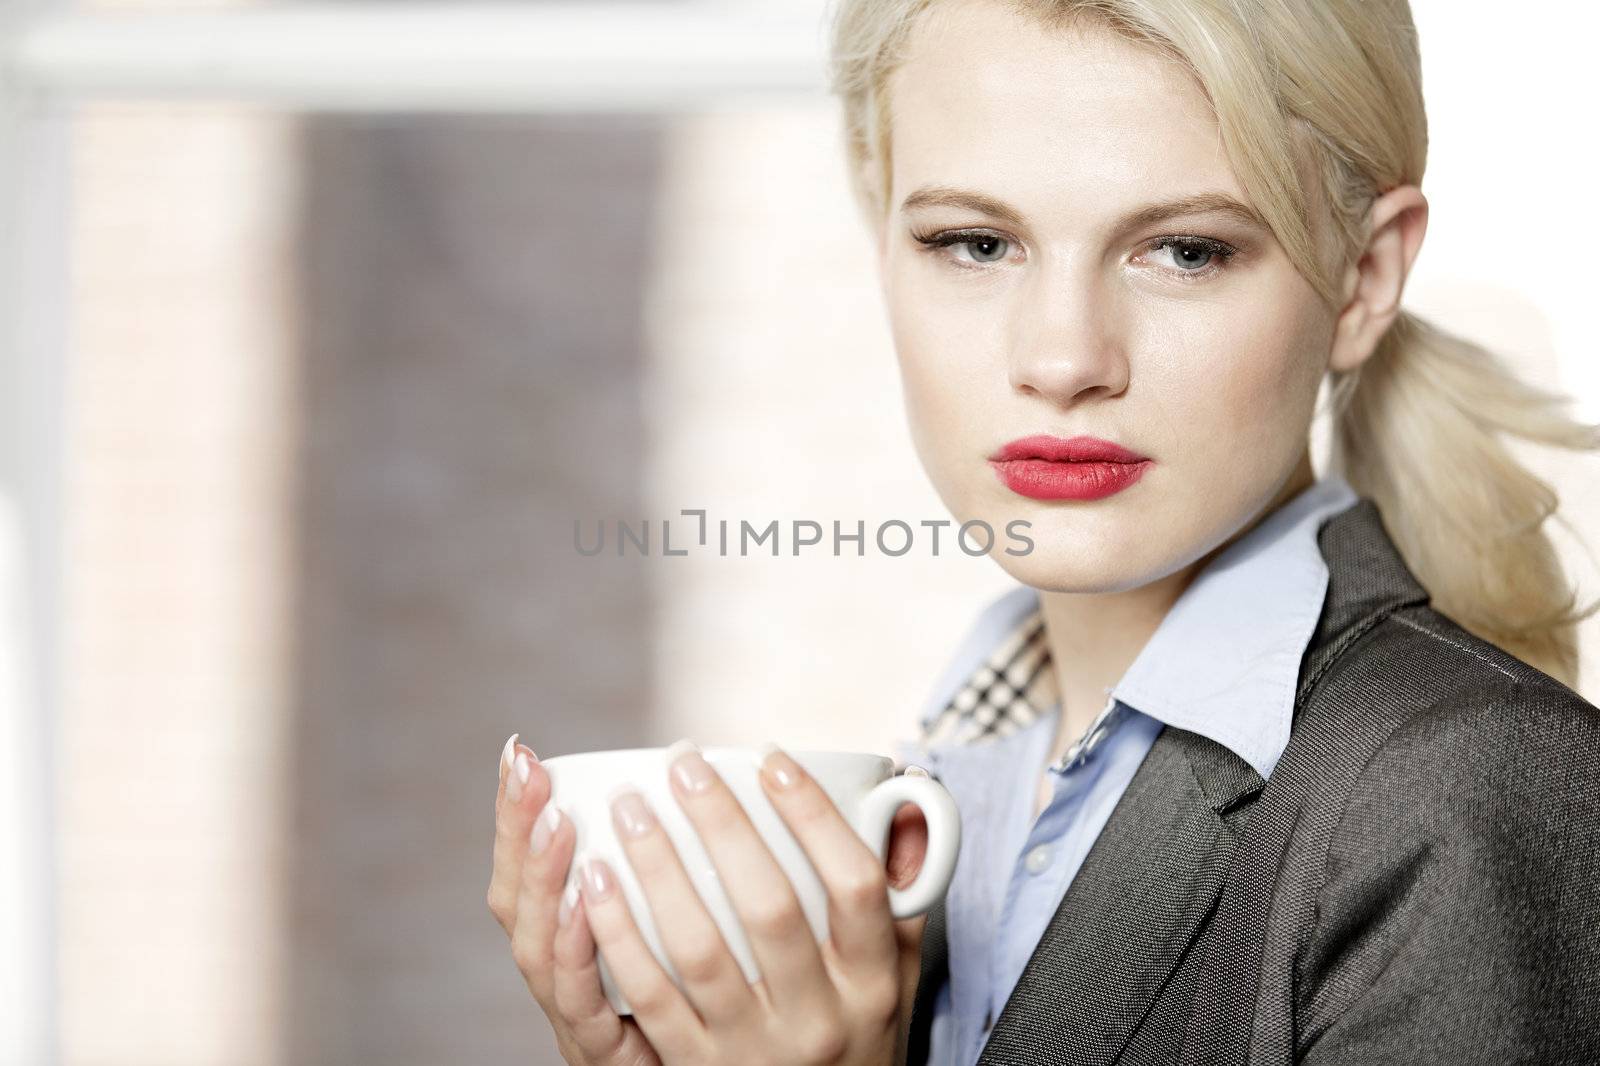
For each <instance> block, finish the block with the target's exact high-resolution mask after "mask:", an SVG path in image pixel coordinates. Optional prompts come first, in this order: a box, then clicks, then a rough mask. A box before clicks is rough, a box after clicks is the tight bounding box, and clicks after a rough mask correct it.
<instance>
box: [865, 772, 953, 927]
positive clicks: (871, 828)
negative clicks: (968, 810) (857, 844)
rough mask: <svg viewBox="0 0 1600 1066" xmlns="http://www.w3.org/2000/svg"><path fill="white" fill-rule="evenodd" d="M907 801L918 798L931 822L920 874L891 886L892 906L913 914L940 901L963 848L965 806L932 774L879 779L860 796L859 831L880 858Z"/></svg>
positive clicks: (897, 912)
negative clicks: (901, 885)
mask: <svg viewBox="0 0 1600 1066" xmlns="http://www.w3.org/2000/svg"><path fill="white" fill-rule="evenodd" d="M903 803H913V804H916V806H917V807H918V809H920V810H921V811H922V817H923V818H924V819H925V820H926V821H927V823H928V853H927V855H926V856H925V857H924V858H923V860H922V869H921V870H919V871H918V872H917V876H916V880H914V881H912V882H911V883H910V884H909V885H907V886H906V887H905V888H896V887H894V886H893V885H890V886H889V911H890V913H891V914H893V915H894V917H895V919H896V920H899V919H901V918H911V917H914V916H915V915H918V914H921V913H922V912H923V911H926V910H929V909H930V908H932V907H933V905H934V904H935V903H938V902H939V900H940V898H941V897H942V896H943V895H944V893H945V889H947V888H949V887H950V876H951V875H952V874H953V873H955V868H956V854H957V853H958V852H959V851H960V849H961V812H960V811H958V810H957V809H956V801H955V798H954V797H952V796H951V795H950V793H949V792H948V791H947V790H946V789H945V787H944V786H943V785H941V784H940V783H939V782H937V781H935V780H934V779H933V778H931V777H921V776H908V775H905V774H900V775H897V776H895V777H890V778H888V779H886V780H884V781H880V782H879V783H878V784H877V785H876V786H875V787H874V788H873V789H872V791H871V792H868V793H867V794H866V796H865V797H864V798H863V799H862V801H861V807H860V819H861V823H860V824H861V836H862V838H863V839H864V840H866V842H867V844H868V846H870V847H871V848H872V851H873V854H875V855H877V856H878V859H879V861H884V860H886V859H887V858H888V852H889V828H890V826H891V825H893V823H894V815H895V812H896V811H898V810H899V809H900V805H901V804H903Z"/></svg>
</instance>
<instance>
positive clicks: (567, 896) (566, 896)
mask: <svg viewBox="0 0 1600 1066" xmlns="http://www.w3.org/2000/svg"><path fill="white" fill-rule="evenodd" d="M577 905H578V882H576V881H574V882H572V884H570V885H568V886H567V890H566V891H565V892H563V893H561V906H559V907H557V908H556V924H557V925H566V924H567V920H568V919H569V918H571V917H572V911H573V909H574V908H575V907H577Z"/></svg>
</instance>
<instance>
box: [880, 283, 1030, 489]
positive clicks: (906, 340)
mask: <svg viewBox="0 0 1600 1066" xmlns="http://www.w3.org/2000/svg"><path fill="white" fill-rule="evenodd" d="M894 295H895V294H894V293H893V290H891V303H890V306H889V325H890V332H891V334H892V337H893V341H894V352H895V358H896V360H897V362H898V364H899V368H900V382H901V390H902V393H903V396H904V400H905V407H906V417H907V421H908V423H909V424H910V426H911V431H912V434H913V436H914V438H915V443H916V445H917V450H918V453H919V454H920V455H921V456H922V458H923V462H924V463H925V464H927V465H928V466H929V473H930V474H934V475H935V476H937V471H936V470H935V469H933V466H934V464H935V463H937V462H938V460H939V459H940V458H941V456H942V455H943V454H944V453H948V452H950V451H952V450H954V449H956V448H958V447H959V446H960V443H961V438H960V430H961V429H962V428H963V427H964V426H971V425H973V424H974V422H975V421H976V420H978V419H980V418H981V417H983V415H982V410H983V403H984V400H983V398H984V397H986V396H988V394H989V391H990V390H991V389H992V388H993V375H994V374H995V373H996V364H995V361H994V350H993V349H992V348H990V347H986V345H993V343H994V339H993V336H992V333H991V332H990V331H992V329H993V324H992V323H988V322H987V320H986V318H985V317H984V316H977V320H976V321H974V316H971V315H961V314H956V313H952V312H951V311H950V309H948V308H940V307H937V306H933V305H930V304H928V303H926V302H919V301H915V300H907V299H894V298H893V297H894ZM975 328H977V329H981V330H984V332H983V333H974V329H975ZM999 372H1000V373H1002V374H1003V373H1004V367H1003V366H1001V367H1000V368H999Z"/></svg>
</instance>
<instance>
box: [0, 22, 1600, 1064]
mask: <svg viewBox="0 0 1600 1066" xmlns="http://www.w3.org/2000/svg"><path fill="white" fill-rule="evenodd" d="M1413 7H1414V10H1415V13H1416V17H1417V22H1418V25H1419V28H1420V31H1421V34H1422V42H1423V55H1424V65H1425V75H1426V77H1425V82H1426V85H1427V92H1428V101H1429V113H1430V119H1431V125H1432V148H1431V153H1430V164H1429V171H1428V177H1427V180H1426V181H1425V183H1424V188H1425V190H1426V191H1427V192H1428V194H1429V198H1430V201H1431V203H1432V208H1433V211H1432V217H1431V220H1430V225H1429V234H1428V238H1427V242H1426V244H1425V246H1424V250H1423V253H1422V256H1421V258H1420V260H1419V263H1418V265H1417V268H1416V272H1415V275H1414V281H1413V283H1412V284H1411V286H1410V287H1409V288H1408V305H1409V306H1410V307H1412V308H1413V309H1414V310H1417V311H1419V312H1420V313H1423V314H1425V315H1430V316H1432V317H1434V318H1435V319H1436V320H1437V321H1439V322H1440V323H1442V324H1444V325H1446V326H1448V327H1450V328H1452V329H1455V330H1457V331H1459V332H1462V333H1464V334H1466V335H1468V336H1471V337H1473V338H1475V339H1478V340H1480V341H1483V342H1485V343H1488V344H1490V345H1491V346H1493V347H1495V348H1496V349H1497V350H1499V351H1500V352H1502V353H1504V354H1505V355H1506V356H1507V357H1508V358H1510V359H1511V360H1512V361H1513V362H1514V363H1515V364H1516V365H1517V366H1518V367H1519V368H1520V369H1521V370H1522V371H1523V372H1524V373H1525V374H1526V375H1527V376H1528V377H1529V378H1531V379H1533V380H1535V381H1538V382H1540V383H1543V384H1545V385H1547V386H1549V387H1554V388H1560V389H1563V390H1565V391H1568V392H1570V393H1572V394H1573V395H1575V396H1576V397H1577V398H1578V401H1579V402H1578V406H1577V411H1578V413H1580V414H1581V415H1583V416H1584V417H1586V418H1589V419H1591V420H1595V419H1600V363H1597V362H1596V360H1595V346H1594V332H1593V325H1592V303H1593V300H1592V296H1591V295H1590V288H1591V281H1590V278H1591V271H1590V270H1589V269H1588V267H1587V264H1586V263H1585V261H1584V258H1583V257H1584V254H1585V251H1586V249H1585V248H1584V246H1583V243H1582V233H1583V229H1582V224H1583V220H1584V211H1585V209H1586V205H1587V202H1588V194H1590V193H1591V192H1592V186H1593V174H1594V173H1595V166H1594V164H1595V159H1594V150H1593V148H1592V144H1591V140H1590V139H1589V138H1586V137H1582V136H1577V135H1576V133H1577V131H1575V130H1574V129H1572V128H1571V123H1572V121H1573V120H1574V119H1573V117H1574V116H1575V115H1581V114H1584V113H1588V112H1589V111H1590V110H1592V108H1589V107H1574V106H1572V105H1573V103H1574V101H1578V102H1582V103H1588V104H1592V103H1593V90H1592V88H1591V87H1590V84H1589V81H1588V78H1587V69H1588V63H1587V62H1586V58H1587V57H1586V56H1582V55H1580V52H1579V50H1580V49H1583V48H1586V47H1587V46H1588V42H1589V41H1592V40H1593V39H1594V31H1595V30H1596V29H1600V26H1596V25H1595V24H1594V19H1593V17H1592V16H1589V15H1587V14H1585V15H1582V16H1579V15H1578V13H1577V12H1576V11H1575V10H1574V9H1573V8H1571V7H1570V6H1569V5H1560V6H1558V5H1557V4H1555V3H1553V2H1544V0H1541V2H1532V3H1530V4H1527V5H1524V7H1523V9H1522V10H1524V11H1525V12H1526V13H1527V14H1528V15H1529V16H1530V17H1529V18H1528V19H1526V20H1520V19H1508V18H1506V17H1505V14H1504V10H1503V8H1501V7H1499V6H1498V5H1496V6H1494V7H1491V6H1490V5H1488V4H1486V3H1485V4H1463V3H1461V2H1460V0H1417V2H1415V3H1414V4H1413ZM822 13H823V5H822V3H821V0H742V2H739V3H714V2H706V0H682V2H671V0H661V2H658V3H639V2H626V3H624V2H614V0H589V2H586V3H581V4H553V3H552V4H544V3H520V4H506V5H501V6H495V7H484V6H477V5H470V4H434V3H426V2H416V3H406V4H393V3H378V2H374V3H349V4H344V5H338V6H326V7H325V6H321V5H306V4H287V3H285V4H272V3H261V4H249V5H244V4H241V5H219V4H216V3H208V4H204V5H197V4H185V3H176V2H173V3H163V2H159V0H140V2H138V3H133V2H119V3H114V4H113V3H105V4H97V5H83V6H76V7H74V6H69V5H52V4H39V3H18V2H15V0H7V2H6V3H5V4H4V6H3V7H0V64H3V65H4V67H3V70H0V217H3V219H4V230H3V234H4V240H3V241H0V337H3V344H4V347H3V349H0V350H3V353H4V357H3V360H0V788H3V790H4V791H3V792H0V798H3V802H0V946H3V947H0V950H3V953H0V1063H7V1064H11V1063H14V1064H29V1066H31V1064H35V1063H37V1064H46V1063H49V1064H56V1063H60V1064H71V1066H90V1064H94V1066H101V1064H103V1066H191V1064H192V1066H269V1064H270V1066H277V1064H316V1066H321V1064H330V1066H333V1064H340V1066H342V1064H366V1063H383V1064H385V1066H424V1064H426V1066H437V1064H443V1063H452V1064H454V1063H472V1064H477V1063H484V1064H487V1063H497V1062H526V1063H555V1062H558V1061H559V1059H558V1058H557V1056H556V1055H555V1052H554V1049H553V1046H552V1044H551V1042H550V1041H549V1039H548V1037H547V1035H546V1032H547V1031H546V1027H545V1025H544V1022H543V1018H542V1015H541V1014H540V1013H539V1011H538V1008H537V1007H536V1005H535V1004H533V1002H532V1000H531V999H530V997H529V996H528V994H527V991H526V989H525V988H524V987H523V985H522V981H521V978H520V976H519V975H518V974H517V972H516V970H515V967H514V966H513V964H512V962H511V959H510V957H509V953H508V951H507V948H506V944H505V939H504V936H503V934H502V933H501V931H500V929H499V928H498V926H497V925H496V924H495V923H494V920H493V918H492V917H491V916H490V914H489V913H488V910H487V907H486V906H485V902H484V891H485V889H486V887H487V884H488V873H489V857H490V847H491V844H492V835H493V798H494V789H495V778H494V776H493V775H494V773H495V770H496V760H497V759H498V756H499V753H500V747H501V745H502V744H503V743H504V741H505V739H506V737H507V735H508V734H510V733H511V732H513V731H520V732H521V734H522V739H523V740H524V742H526V743H528V744H530V745H531V746H532V747H533V748H534V749H535V750H537V751H538V752H539V753H540V754H542V755H545V756H550V755H555V754H560V753H563V752H567V751H577V750H583V749H588V748H599V747H621V746H635V745H643V744H657V743H662V744H664V743H668V742H670V741H672V740H674V739H676V738H677V737H680V736H692V737H694V738H695V739H697V740H699V741H700V742H701V743H703V744H710V743H716V744H745V743H750V744H753V743H757V742H759V741H761V740H765V739H769V738H771V739H775V740H778V741H779V742H780V743H783V744H786V745H790V746H798V747H803V746H826V747H852V748H857V747H859V748H875V749H878V750H883V751H888V750H890V746H891V745H892V744H893V743H894V742H895V741H896V740H897V739H899V738H903V737H906V736H908V735H910V731H911V729H912V727H913V724H914V720H915V716H916V714H917V713H918V711H919V710H920V709H921V705H922V703H923V701H924V700H925V699H926V698H927V696H928V694H929V693H930V691H931V690H932V687H933V683H934V680H935V678H936V676H937V675H938V673H939V672H940V670H941V669H942V668H943V666H944V664H945V662H946V659H947V657H948V656H949V655H950V653H951V651H952V649H953V647H954V645H955V643H956V641H957V640H958V638H959V637H960V635H961V633H962V632H963V631H964V630H965V628H966V626H967V625H968V624H969V623H970V621H971V618H972V615H973V612H974V611H975V610H976V609H977V608H978V607H979V606H981V605H982V604H983V603H984V602H986V600H987V599H988V598H989V597H991V596H993V595H995V594H997V593H998V592H1000V591H1001V590H1003V589H1004V588H1006V587H1009V582H1008V580H1007V579H1006V578H1005V576H1004V574H1003V573H1002V572H1001V571H1000V570H999V568H998V567H996V566H995V565H994V564H992V563H991V562H989V561H988V560H987V559H985V558H978V559H974V558H971V557H968V556H966V555H964V554H962V553H960V552H949V551H946V552H945V553H943V554H941V555H939V556H937V557H933V556H931V555H930V554H929V553H927V552H926V551H923V550H921V549H920V548H919V549H917V550H913V551H911V552H909V553H907V554H906V555H904V556H901V557H898V558H895V557H889V556H887V555H885V554H883V553H881V552H878V551H875V550H873V549H872V547H871V544H870V539H869V544H868V550H867V552H866V554H865V555H864V556H862V557H857V556H855V555H850V554H846V555H843V556H839V557H835V556H832V555H831V554H827V553H824V552H820V551H819V552H811V553H809V554H803V555H801V556H800V557H793V556H790V555H788V554H787V551H786V552H785V553H784V554H783V555H781V556H779V557H777V558H773V557H771V556H768V555H761V554H755V555H751V556H749V557H745V558H740V557H738V556H737V555H729V556H726V557H723V556H719V555H717V554H714V553H710V552H707V551H698V552H693V551H692V552H690V553H689V554H688V555H686V556H682V557H666V556H663V555H661V554H660V548H661V545H660V541H659V537H660V520H661V519H662V518H664V517H674V516H677V515H678V513H679V512H680V511H681V510H684V509H704V510H705V511H706V512H707V515H708V518H709V519H710V521H712V522H713V523H714V522H716V521H717V520H718V519H728V520H729V521H730V522H733V523H737V522H738V521H739V520H740V519H748V520H749V521H751V522H752V523H754V524H756V525H757V526H763V525H765V524H766V523H767V522H769V521H771V520H774V519H775V520H778V521H780V522H782V523H788V522H790V521H792V520H795V519H809V520H813V521H816V522H819V523H821V524H823V526H824V527H827V526H829V525H830V524H831V522H832V521H833V520H836V519H837V520H841V521H842V522H844V523H845V525H846V526H847V527H850V526H853V525H854V523H855V522H856V521H857V520H865V521H866V523H867V528H868V530H869V531H870V530H871V529H873V528H874V527H875V526H876V525H877V524H878V523H879V522H882V521H885V520H889V519H900V520H903V521H907V522H909V523H911V524H912V525H915V524H916V523H917V522H919V521H921V520H924V519H927V520H935V519H939V518H943V517H945V514H944V512H943V509H942V507H941V505H940V504H939V501H938V500H937V498H936V497H935V496H934V495H933V493H932V490H931V489H930V488H929V487H928V486H927V484H926V482H925V479H924V477H923V475H922V472H921V470H920V468H919V467H918V466H917V463H916V459H915V456H914V454H913V452H912V450H911V446H910V442H909V439H908V437H907V434H906V431H905V426H904V420H903V415H902V412H901V408H900V397H899V386H898V382H897V378H896V375H895V370H894V362H893V354H892V350H891V348H890V344H889V338H888V332H887V327H886V324H885V321H884V318H883V313H882V309H881V306H880V304H879V295H878V290H877V285H876V279H875V276H874V275H873V273H872V257H871V251H870V245H869V243H868V241H867V236H866V233H865V231H864V230H863V228H862V227H861V225H860V223H859V221H858V218H857V215H856V209H855V207H854V205H853V203H852V202H851V200H850V198H849V195H848V191H847V183H846V175H845V172H844V167H843V161H842V155H841V152H840V149H839V146H838V145H839V141H838V136H839V134H838V124H837V116H836V114H835V110H834V104H833V102H832V101H831V100H830V99H829V98H828V97H827V96H826V95H825V93H824V92H823V88H822V84H823V83H822V53H823V39H824V34H823V22H822ZM1483 16H1492V17H1483ZM1578 17H1582V18H1584V19H1586V20H1588V21H1587V24H1586V25H1585V26H1583V27H1574V26H1572V25H1571V21H1572V19H1574V18H1578ZM1557 24H1559V25H1561V26H1562V27H1564V28H1563V30H1562V32H1561V33H1558V34H1554V35H1549V32H1548V30H1547V28H1546V27H1548V26H1550V25H1557ZM1569 205H1570V206H1569ZM1570 239H1578V240H1579V244H1578V245H1575V246H1569V245H1568V243H1567V242H1568V240H1570ZM1524 454H1525V455H1526V457H1527V459H1528V461H1529V462H1531V463H1533V464H1534V465H1535V466H1536V467H1538V468H1539V469H1540V470H1542V471H1544V472H1545V473H1546V474H1547V476H1548V477H1549V479H1550V480H1551V481H1552V483H1553V484H1555V485H1556V486H1557V487H1558V489H1560V490H1561V491H1562V493H1563V496H1564V498H1565V500H1566V503H1567V507H1568V510H1567V511H1566V514H1567V515H1568V519H1569V521H1570V523H1571V529H1570V530H1560V529H1558V530H1557V531H1556V532H1557V535H1558V537H1560V538H1561V540H1562V544H1563V547H1564V550H1565V552H1566V556H1567V559H1568V564H1569V566H1570V567H1571V568H1572V571H1573V572H1574V573H1575V574H1576V575H1577V576H1578V578H1579V581H1580V592H1581V594H1582V595H1583V596H1584V598H1585V599H1588V598H1590V597H1593V596H1594V595H1596V594H1597V593H1600V581H1597V580H1596V566H1595V563H1594V559H1593V556H1592V554H1591V550H1590V548H1591V546H1593V545H1595V544H1596V543H1600V496H1597V495H1596V493H1595V492H1594V491H1593V490H1594V488H1595V485H1594V480H1595V468H1594V465H1593V463H1592V461H1591V462H1590V464H1589V465H1587V466H1584V465H1583V464H1581V463H1579V462H1576V461H1574V460H1573V459H1572V458H1571V457H1570V456H1566V455H1563V454H1559V453H1544V452H1534V453H1530V452H1525V453H1524ZM774 471H779V472H781V473H779V474H774ZM618 519H621V520H624V521H629V522H633V523H637V522H638V521H639V520H641V519H649V520H650V525H651V527H652V534H651V536H652V537H653V538H656V539H655V541H654V543H653V544H652V553H651V555H650V556H648V557H643V556H640V555H639V554H638V553H635V552H630V553H629V554H627V555H625V556H622V557H618V556H617V555H616V554H614V552H612V551H611V550H609V547H608V550H607V551H604V552H602V553H601V554H599V555H595V556H584V555H580V554H579V553H578V552H577V551H576V550H575V547H574V542H573V532H574V530H573V526H574V522H575V521H578V520H582V521H583V522H585V523H588V524H589V525H588V526H586V528H593V523H595V522H597V521H600V520H604V521H606V522H615V521H617V520H618ZM613 528H614V527H613ZM693 528H694V527H693V526H692V524H690V523H689V522H688V521H687V520H686V521H685V524H684V526H683V527H681V528H680V527H679V526H678V524H677V523H674V529H673V538H674V541H675V542H679V539H680V535H683V534H686V533H687V531H688V530H691V529H693ZM713 537H714V534H713ZM869 538H870V532H869ZM1584 649H1585V673H1584V677H1583V682H1582V690H1583V691H1584V693H1585V695H1587V696H1588V697H1589V698H1590V699H1591V700H1595V699H1596V698H1597V697H1600V686H1597V683H1596V673H1597V670H1596V668H1595V666H1596V661H1597V656H1600V632H1597V629H1596V622H1595V621H1594V620H1591V622H1590V623H1589V624H1588V625H1587V626H1586V628H1585V631H1584Z"/></svg>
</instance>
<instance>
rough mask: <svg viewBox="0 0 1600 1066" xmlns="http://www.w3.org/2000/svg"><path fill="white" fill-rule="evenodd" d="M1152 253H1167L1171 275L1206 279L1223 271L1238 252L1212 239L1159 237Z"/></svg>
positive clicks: (1151, 245) (1152, 247)
mask: <svg viewBox="0 0 1600 1066" xmlns="http://www.w3.org/2000/svg"><path fill="white" fill-rule="evenodd" d="M1148 249H1149V251H1150V252H1151V253H1157V252H1166V253H1168V261H1169V262H1170V263H1171V264H1172V269H1171V273H1175V274H1180V275H1187V276H1189V277H1206V276H1208V275H1211V274H1215V273H1216V272H1217V271H1219V270H1221V269H1222V268H1223V267H1224V266H1225V265H1226V264H1227V262H1228V260H1230V259H1232V258H1233V257H1234V255H1235V254H1236V253H1237V252H1238V249H1237V248H1234V247H1233V246H1232V245H1231V244H1227V243H1225V242H1223V241H1219V240H1215V239H1213V238H1211V237H1159V238H1157V239H1156V240H1154V241H1152V242H1150V244H1149V245H1148Z"/></svg>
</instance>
